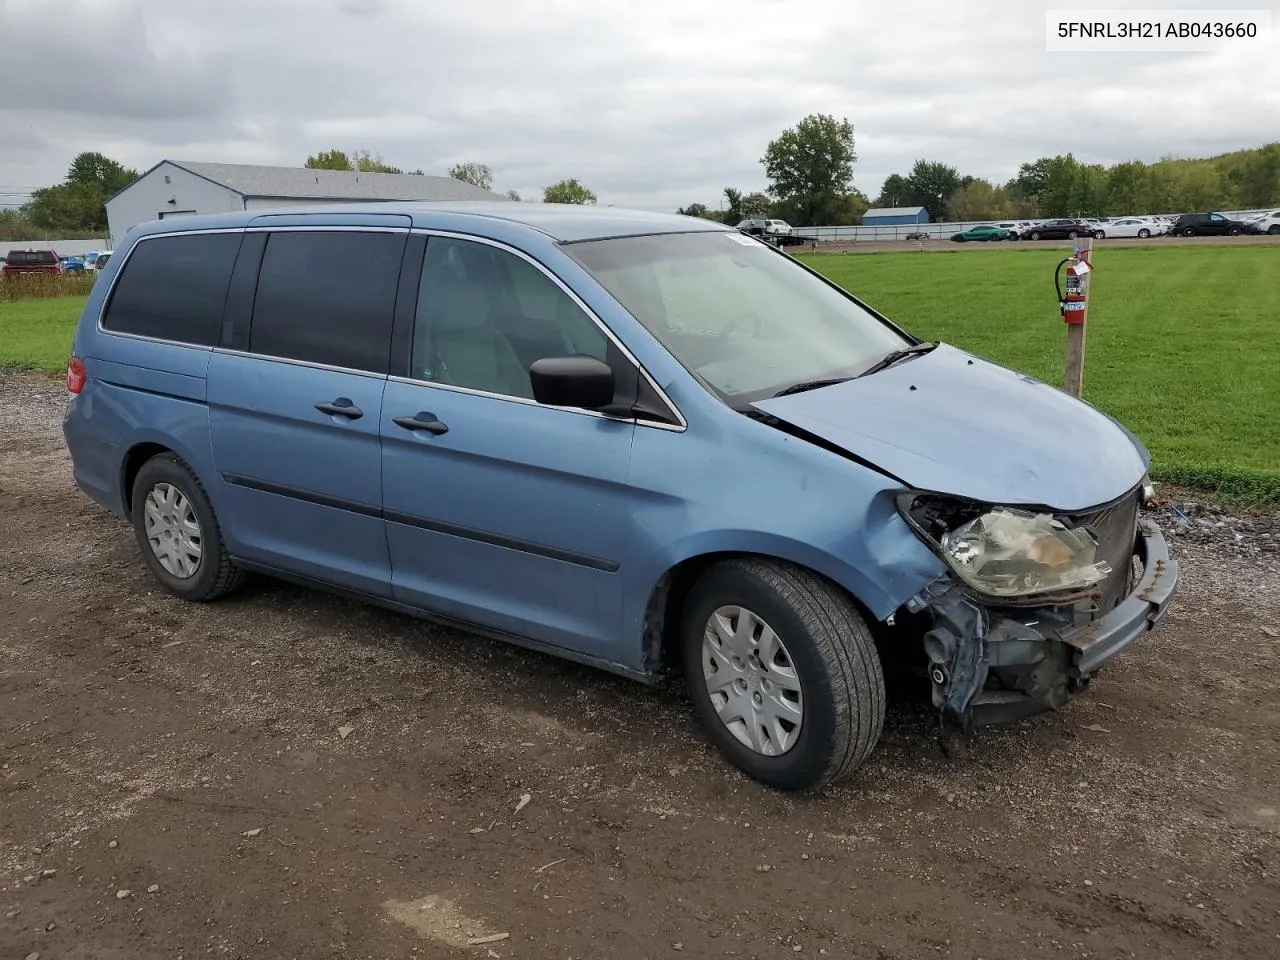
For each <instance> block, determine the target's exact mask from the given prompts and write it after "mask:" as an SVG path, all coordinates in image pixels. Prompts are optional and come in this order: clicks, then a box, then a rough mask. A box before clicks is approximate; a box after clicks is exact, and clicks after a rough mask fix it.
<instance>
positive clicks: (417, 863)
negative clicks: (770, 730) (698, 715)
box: [0, 374, 1280, 960]
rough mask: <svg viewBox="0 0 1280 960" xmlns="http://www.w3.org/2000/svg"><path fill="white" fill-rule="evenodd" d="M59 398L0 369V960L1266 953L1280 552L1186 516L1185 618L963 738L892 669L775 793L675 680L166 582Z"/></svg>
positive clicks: (1279, 868) (1279, 909)
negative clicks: (805, 777)
mask: <svg viewBox="0 0 1280 960" xmlns="http://www.w3.org/2000/svg"><path fill="white" fill-rule="evenodd" d="M62 402H63V396H62V393H61V391H60V389H59V387H58V385H57V384H56V383H51V382H50V381H48V380H45V379H32V378H20V377H15V376H13V375H3V374H0V958H5V960H8V958H23V957H29V956H33V955H36V954H38V955H39V957H40V958H42V960H53V958H93V960H108V958H129V960H149V958H167V960H174V958H186V960H192V958H195V957H233V958H250V957H252V958H276V957H280V958H286V957H296V958H306V960H310V958H324V957H342V958H365V957H368V958H391V957H396V958H410V957H412V958H422V960H430V958H457V957H481V958H489V957H498V958H506V957H510V958H555V960H566V958H616V960H632V958H649V957H665V956H675V955H686V956H709V957H710V956H716V957H721V956H727V957H742V958H748V957H761V958H765V957H784V956H795V955H797V954H799V955H801V956H828V957H833V958H835V957H844V958H876V960H914V958H921V957H930V958H931V957H941V958H965V960H976V958H985V960H1001V958H1019V960H1025V958H1029V957H1100V958H1101V957H1106V958H1113V957H1159V958H1161V960H1180V958H1203V957H1207V956H1213V957H1216V958H1234V957H1241V958H1245V957H1247V958H1267V957H1277V956H1280V712H1278V711H1277V699H1278V698H1277V694H1276V683H1275V676H1276V674H1277V670H1278V669H1280V639H1277V635H1278V634H1280V572H1278V571H1277V569H1276V567H1275V565H1274V563H1275V561H1274V558H1272V559H1270V560H1266V562H1267V563H1271V564H1272V566H1270V567H1266V568H1260V567H1259V566H1258V565H1257V562H1256V561H1245V560H1241V559H1232V558H1230V557H1228V556H1227V555H1226V554H1225V553H1224V554H1222V555H1220V556H1219V555H1214V554H1212V553H1210V552H1206V551H1207V549H1208V548H1207V547H1205V546H1203V545H1190V544H1186V545H1182V547H1181V549H1182V556H1181V559H1182V561H1183V564H1184V566H1183V581H1182V588H1181V594H1180V597H1179V598H1178V600H1177V601H1176V607H1175V609H1174V610H1173V611H1172V612H1171V614H1170V615H1169V618H1168V622H1167V625H1165V626H1164V628H1163V629H1160V630H1158V631H1157V632H1154V633H1152V634H1150V635H1148V637H1147V638H1145V639H1144V640H1143V641H1142V642H1141V643H1140V644H1139V645H1138V646H1137V647H1136V648H1135V649H1133V650H1131V651H1129V652H1128V653H1126V654H1125V655H1124V656H1123V657H1122V658H1121V659H1120V660H1119V661H1118V662H1117V663H1116V664H1114V665H1113V666H1111V667H1110V668H1109V669H1107V670H1106V671H1105V672H1104V673H1103V674H1102V675H1101V676H1100V677H1099V679H1098V680H1097V681H1096V682H1095V683H1094V685H1093V686H1092V688H1091V689H1090V690H1089V691H1088V692H1087V694H1086V695H1085V696H1084V697H1082V698H1080V699H1078V700H1076V701H1074V702H1073V703H1072V704H1070V705H1069V706H1068V708H1067V709H1066V710H1064V711H1063V712H1062V713H1059V714H1054V715H1051V716H1047V717H1042V718H1037V719H1035V720H1033V721H1028V722H1025V723H1022V724H1018V725H1014V726H1012V727H1008V728H1002V729H994V730H987V731H984V732H982V733H980V734H979V735H978V736H977V738H976V739H974V740H973V741H971V742H970V743H969V744H968V745H967V746H965V747H964V748H963V749H961V750H959V751H958V752H956V753H954V754H953V755H952V756H950V757H948V756H947V755H945V754H944V753H943V752H942V751H941V750H940V748H939V745H938V743H937V742H936V739H935V737H934V721H933V719H932V717H931V713H930V711H929V709H928V707H927V706H926V705H925V703H924V702H923V700H922V699H921V698H920V696H918V693H917V692H916V691H903V692H899V693H897V694H895V695H894V696H893V697H891V700H890V708H889V716H888V720H887V723H886V727H885V734H884V739H883V741H882V742H881V745H880V748H879V750H878V752H877V753H876V754H875V755H874V756H873V757H872V759H871V761H870V762H869V763H868V764H867V765H866V766H865V767H864V768H863V769H862V770H861V771H859V773H858V774H857V775H855V777H854V779H853V780H851V781H850V782H848V783H846V784H844V785H842V786H840V787H839V788H836V789H832V790H829V791H827V792H825V793H823V794H820V795H816V796H798V797H797V796H789V795H783V794H779V793H775V792H771V791H769V790H767V789H765V788H763V787H761V786H759V785H757V784H755V783H754V782H752V781H749V780H747V779H746V778H745V777H743V776H741V775H739V774H737V773H736V772H734V771H733V770H731V769H730V768H729V767H728V766H727V765H726V764H725V763H724V762H722V761H721V759H720V758H719V757H718V755H716V754H715V753H714V752H713V750H712V749H711V748H710V747H709V746H708V745H707V744H706V742H705V741H704V740H703V739H702V738H701V737H700V736H699V735H698V734H697V733H696V731H695V730H694V728H693V724H692V719H691V711H690V709H689V706H688V703H687V701H686V700H685V698H684V695H683V694H682V692H681V691H680V688H679V686H678V684H675V683H671V684H668V685H666V686H662V687H658V688H655V689H649V688H645V687H642V686H640V685H637V684H634V683H631V682H629V681H625V680H621V679H615V678H612V677H609V676H606V675H604V674H601V673H597V672H593V671H591V670H588V669H585V668H579V667H577V666H573V665H570V664H567V663H563V662H559V661H557V660H554V659H551V658H549V657H545V656H541V655H537V654H532V653H528V652H524V651H521V650H518V649H515V648H510V647H506V646H503V645H500V644H496V643H493V642H490V641H487V640H482V639H478V638H476V637H473V636H469V635H466V634H463V633H457V632H452V631H447V630H440V629H437V628H435V627H432V626H429V625H425V624H422V623H419V622H417V621H414V620H410V619H406V618H403V617H399V616H396V615H392V614H388V613H383V612H381V611H378V610H374V609H370V608H366V607H362V606H359V605H355V604H352V603H348V602H344V601H341V600H337V599H333V598H330V597H328V596H325V595H322V594H319V593H314V592H308V591H305V590H302V589H296V588H294V587H290V586H285V585H282V584H279V583H274V582H271V581H266V580H259V581H256V582H255V583H254V585H253V586H252V587H251V588H250V589H248V590H247V591H246V592H244V593H243V594H240V595H237V596H236V597H235V598H233V599H228V600H226V601H224V602H220V603H216V604H213V605H208V606H192V605H186V604H183V603H182V602H180V601H178V600H175V599H172V598H170V597H169V596H167V595H165V594H162V593H160V592H159V591H157V590H156V588H155V586H154V584H153V583H152V581H151V580H150V579H149V577H148V576H147V575H146V573H145V571H144V568H143V566H142V563H141V562H140V560H139V557H138V553H137V549H136V547H135V544H134V541H133V538H132V536H131V533H130V531H129V530H128V529H127V528H126V527H124V526H122V525H121V524H120V523H119V522H117V521H115V520H113V519H111V518H109V517H108V516H106V515H105V514H104V513H103V511H102V510H100V509H99V508H98V507H96V506H95V505H93V504H92V503H90V502H89V501H88V500H87V499H86V498H84V497H83V496H81V495H80V494H78V493H77V492H76V491H75V490H74V488H73V487H72V484H71V480H70V473H69V465H68V460H67V456H66V453H65V451H64V448H63V446H62V443H61V439H60V436H59V434H58V417H59V416H60V412H61V407H62ZM1177 546H1178V545H1177V544H1176V543H1175V547H1177ZM1192 549H1195V550H1197V551H1199V552H1197V553H1195V554H1194V555H1191V554H1190V553H1189V552H1188V551H1191V550H1192ZM526 795H527V798H528V799H527V802H525V803H524V805H523V806H521V801H522V800H523V799H524V798H525V796H526ZM499 937H500V938H499ZM485 938H492V939H488V942H484V943H470V942H469V941H472V940H476V939H485Z"/></svg>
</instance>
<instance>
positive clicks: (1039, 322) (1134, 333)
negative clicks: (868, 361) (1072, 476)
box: [0, 245, 1280, 503]
mask: <svg viewBox="0 0 1280 960" xmlns="http://www.w3.org/2000/svg"><path fill="white" fill-rule="evenodd" d="M1062 255H1063V251H1057V250H1043V249H1041V250H1010V251H1008V252H1004V251H1001V252H998V253H997V252H986V253H984V254H982V255H974V254H972V253H969V252H965V251H956V252H954V253H884V254H821V253H819V254H806V255H803V259H804V260H805V261H806V262H808V263H809V264H811V265H812V266H813V267H815V268H816V269H818V270H820V271H822V272H823V273H824V274H826V275H827V276H829V277H831V278H832V279H833V280H835V281H836V282H837V283H839V284H841V285H842V286H844V287H845V288H846V289H848V290H850V291H852V292H853V293H855V294H856V295H858V296H859V297H861V298H862V299H863V300H865V301H866V302H868V303H869V304H871V305H872V306H873V307H875V308H877V309H878V310H880V311H882V312H883V313H885V314H887V315H888V316H889V317H891V318H892V319H893V320H895V321H896V322H898V323H899V324H901V325H902V326H904V327H906V328H907V329H909V330H911V331H912V332H913V333H916V334H919V335H921V336H924V337H928V338H929V339H933V340H937V339H941V340H945V341H947V342H948V343H953V344H956V345H957V346H960V347H963V348H964V349H967V350H971V351H973V352H974V353H978V354H981V355H983V356H986V357H990V358H991V359H993V360H996V361H998V362H1001V363H1006V364H1008V365H1010V366H1013V367H1016V368H1018V369H1019V370H1023V371H1025V372H1027V373H1030V374H1032V375H1033V376H1036V377H1039V378H1041V379H1043V380H1045V381H1047V382H1049V383H1053V384H1056V385H1061V383H1062V372H1063V345H1064V340H1065V337H1066V330H1065V325H1064V324H1063V322H1062V319H1061V317H1060V316H1059V314H1058V306H1057V297H1056V295H1055V293H1054V291H1053V268H1054V266H1055V264H1056V263H1057V262H1058V260H1059V259H1061V257H1062ZM1094 262H1095V267H1096V273H1095V274H1094V277H1093V287H1092V291H1091V300H1090V305H1089V306H1090V310H1089V331H1088V345H1087V351H1086V360H1085V383H1084V394H1085V399H1087V400H1089V401H1090V402H1092V403H1094V404H1096V405H1097V406H1098V407H1100V408H1102V409H1103V410H1105V411H1107V412H1108V413H1110V414H1112V415H1113V416H1115V417H1117V418H1119V419H1120V420H1122V421H1124V422H1125V423H1126V424H1127V425H1128V426H1129V427H1130V428H1131V429H1133V431H1134V432H1135V433H1137V435H1138V436H1139V437H1141V438H1142V440H1143V441H1144V442H1145V443H1146V444H1147V445H1148V447H1149V448H1150V449H1151V453H1152V458H1153V461H1154V468H1155V469H1154V472H1155V474H1156V476H1157V477H1158V478H1163V479H1165V480H1169V481H1174V482H1178V483H1182V484H1186V485H1188V486H1196V487H1201V488H1206V489H1210V490H1214V491H1216V492H1218V493H1220V494H1221V495H1222V496H1224V497H1225V498H1228V499H1230V500H1233V501H1236V502H1244V503H1280V336H1278V334H1280V283H1277V279H1276V278H1277V277H1280V248H1278V247H1274V246H1256V247H1245V246H1241V247H1231V246H1226V245H1223V246H1215V247H1208V246H1204V247H1170V248H1167V249H1161V248H1159V247H1154V248H1153V247H1141V248H1139V247H1135V248H1133V249H1119V250H1117V249H1114V248H1113V247H1108V248H1106V249H1099V250H1098V251H1096V254H1095V258H1094ZM83 303H84V300H83V298H82V297H59V298H56V299H49V300H28V301H19V302H3V301H0V366H11V367H26V368H38V369H43V370H49V371H52V372H61V371H62V370H63V369H64V368H65V363H66V357H67V352H68V348H69V347H70V344H71V336H72V332H73V329H74V327H75V321H76V318H77V317H78V316H79V313H80V309H81V307H82V306H83ZM1045 429H1047V430H1051V429H1052V425H1046V427H1045Z"/></svg>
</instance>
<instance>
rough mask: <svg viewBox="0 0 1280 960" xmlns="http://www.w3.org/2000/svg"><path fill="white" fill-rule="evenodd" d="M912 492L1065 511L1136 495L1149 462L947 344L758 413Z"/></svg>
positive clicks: (1074, 412)
mask: <svg viewBox="0 0 1280 960" xmlns="http://www.w3.org/2000/svg"><path fill="white" fill-rule="evenodd" d="M753 406H755V407H756V408H757V409H759V410H762V411H764V412H765V413H768V414H770V415H772V416H775V417H777V418H778V419H780V420H784V421H786V422H787V423H789V424H792V425H793V426H796V427H799V428H800V429H802V430H806V431H808V432H809V433H811V434H814V435H815V436H817V437H820V438H821V439H822V440H825V441H826V442H827V443H831V444H834V445H836V446H837V447H839V448H841V449H842V450H845V451H847V452H848V453H850V454H852V455H853V456H855V457H858V458H859V459H861V460H865V461H867V462H869V463H871V464H874V465H875V466H877V467H879V468H880V469H881V470H883V471H885V472H886V473H889V474H891V475H893V476H894V477H896V478H898V479H899V480H901V481H902V482H904V483H906V484H908V485H909V486H912V487H916V488H918V489H921V490H931V491H934V492H937V493H949V494H953V495H955V496H959V497H968V498H971V499H974V500H982V501H986V502H988V503H1000V504H1026V505H1043V506H1048V507H1053V508H1055V509H1058V510H1080V509H1084V508H1087V507H1093V506H1097V505H1098V504H1102V503H1106V502H1108V501H1111V500H1114V499H1115V498H1116V497H1119V496H1121V495H1122V494H1124V493H1125V492H1127V491H1129V490H1131V489H1133V487H1135V486H1136V485H1137V484H1138V483H1139V482H1140V481H1141V480H1142V477H1143V475H1144V474H1145V473H1146V470H1147V463H1146V457H1145V455H1144V452H1143V451H1141V450H1140V448H1139V446H1138V445H1136V443H1135V441H1134V440H1133V439H1132V438H1131V435H1130V434H1129V433H1128V431H1127V430H1125V429H1124V428H1123V427H1121V426H1120V425H1119V424H1118V423H1116V422H1115V421H1114V420H1112V419H1111V418H1110V417H1108V416H1107V415H1106V414H1104V413H1102V412H1101V411H1099V410H1098V409H1096V408H1095V407H1092V406H1090V405H1089V404H1087V403H1084V402H1082V401H1080V400H1076V399H1075V398H1074V397H1071V396H1069V395H1067V394H1066V393H1063V392H1062V391H1061V390H1058V389H1056V388H1055V387H1051V386H1049V385H1048V384H1046V383H1041V382H1040V381H1039V380H1035V379H1033V378H1031V377H1028V376H1025V375H1023V374H1020V373H1016V372H1014V371H1013V370H1009V369H1008V368H1006V367H1002V366H999V365H998V364H994V363H991V362H990V361H988V360H983V359H982V358H980V357H975V356H972V355H971V354H968V353H965V352H964V351H962V350H958V349H956V348H955V347H952V346H949V345H947V344H945V343H944V344H939V345H938V346H937V347H936V348H935V349H933V350H931V351H930V352H929V353H926V354H922V355H920V356H918V357H916V358H915V359H913V360H905V361H902V362H900V363H898V364H896V365H895V366H892V367H890V368H888V369H887V370H881V371H880V372H879V373H873V374H871V375H870V376H866V377H859V378H857V379H855V380H849V381H847V382H845V383H838V384H834V385H833V386H830V387H823V388H820V389H817V390H809V391H806V392H804V393H797V394H792V395H791V396H787V397H774V398H772V399H769V400H761V401H758V402H756V403H755V404H753Z"/></svg>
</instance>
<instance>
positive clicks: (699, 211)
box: [676, 203, 720, 220]
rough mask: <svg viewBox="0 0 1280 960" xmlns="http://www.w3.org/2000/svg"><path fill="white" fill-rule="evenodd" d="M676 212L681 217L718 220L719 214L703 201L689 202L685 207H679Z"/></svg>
mask: <svg viewBox="0 0 1280 960" xmlns="http://www.w3.org/2000/svg"><path fill="white" fill-rule="evenodd" d="M676 213H677V214H679V215H680V216H682V217H701V218H702V219H703V220H719V219H720V216H719V214H718V212H717V211H715V210H712V209H711V208H710V207H708V206H707V205H706V204H705V203H691V204H689V205H688V206H687V207H680V208H679V209H678V210H676Z"/></svg>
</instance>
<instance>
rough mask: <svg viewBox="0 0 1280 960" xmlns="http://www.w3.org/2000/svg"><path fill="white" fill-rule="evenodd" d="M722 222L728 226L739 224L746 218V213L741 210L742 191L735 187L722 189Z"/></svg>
mask: <svg viewBox="0 0 1280 960" xmlns="http://www.w3.org/2000/svg"><path fill="white" fill-rule="evenodd" d="M724 203H725V208H724V222H725V223H730V224H738V223H741V222H742V220H743V218H744V217H746V212H745V211H744V210H743V209H742V191H741V190H739V189H738V188H737V187H725V188H724Z"/></svg>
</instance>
